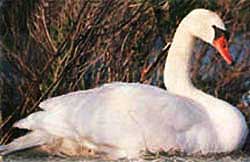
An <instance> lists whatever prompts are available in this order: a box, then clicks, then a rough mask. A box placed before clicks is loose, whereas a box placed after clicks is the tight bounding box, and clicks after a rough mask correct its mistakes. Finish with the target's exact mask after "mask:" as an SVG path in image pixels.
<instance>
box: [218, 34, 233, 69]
mask: <svg viewBox="0 0 250 162" xmlns="http://www.w3.org/2000/svg"><path fill="white" fill-rule="evenodd" d="M213 45H214V47H215V48H216V49H217V50H218V52H219V53H220V55H221V56H222V57H223V59H224V60H225V61H226V62H227V64H229V65H231V64H232V63H233V58H232V56H231V54H230V52H229V48H228V42H227V40H226V38H225V36H224V35H223V36H221V37H219V38H217V39H215V40H214V42H213Z"/></svg>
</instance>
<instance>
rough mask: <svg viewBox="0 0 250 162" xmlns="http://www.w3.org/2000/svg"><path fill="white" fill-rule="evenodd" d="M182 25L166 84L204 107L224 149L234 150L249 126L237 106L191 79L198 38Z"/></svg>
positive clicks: (165, 74)
mask: <svg viewBox="0 0 250 162" xmlns="http://www.w3.org/2000/svg"><path fill="white" fill-rule="evenodd" d="M184 26H185V25H184V24H180V25H179V27H178V29H177V31H176V34H175V36H174V39H173V43H172V45H171V48H170V49H169V53H168V57H167V61H166V65H165V71H164V83H165V86H166V88H167V90H168V91H169V92H171V93H174V94H177V95H181V96H184V97H187V98H190V99H192V100H193V101H195V102H196V103H197V104H199V105H200V107H201V108H203V109H204V110H205V111H206V112H207V114H208V116H209V117H210V120H211V121H212V123H213V124H214V126H215V128H216V130H217V131H218V139H219V140H220V141H221V143H223V144H224V145H222V147H224V148H223V149H224V150H228V151H230V150H233V149H235V148H236V147H237V146H239V143H240V142H241V141H242V140H243V141H244V140H245V139H244V138H245V136H246V132H247V126H246V122H245V119H244V117H243V116H242V114H241V113H240V112H239V111H238V109H237V108H235V107H233V106H231V105H230V104H228V103H226V102H224V101H223V100H220V99H217V98H215V97H213V96H210V95H208V94H206V93H204V92H202V91H200V90H198V89H196V88H195V87H194V86H193V84H192V82H191V79H190V75H189V71H190V61H191V55H192V49H193V46H194V41H195V38H194V36H193V35H192V34H191V33H189V32H188V31H187V30H186V29H185V27H184Z"/></svg>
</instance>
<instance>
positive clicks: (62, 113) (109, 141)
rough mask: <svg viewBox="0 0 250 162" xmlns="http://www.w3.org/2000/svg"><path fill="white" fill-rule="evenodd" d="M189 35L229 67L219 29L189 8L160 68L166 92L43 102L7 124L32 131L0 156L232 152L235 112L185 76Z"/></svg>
mask: <svg viewBox="0 0 250 162" xmlns="http://www.w3.org/2000/svg"><path fill="white" fill-rule="evenodd" d="M195 37H197V38H200V39H201V40H203V41H205V42H207V43H209V44H211V45H212V46H214V47H215V48H216V49H217V50H218V51H219V53H220V54H221V55H222V57H223V58H224V59H225V60H226V62H227V63H228V64H232V57H231V56H230V54H229V50H228V47H227V40H226V32H225V27H224V24H223V22H222V20H221V19H220V18H219V16H218V15H217V14H215V13H214V12H212V11H209V10H205V9H195V10H193V11H192V12H191V13H189V14H188V15H187V16H186V17H185V18H184V19H183V20H182V21H181V23H180V25H179V27H178V29H177V31H176V33H175V36H174V39H173V43H172V45H171V48H170V49H169V54H168V58H167V61H166V67H165V71H164V76H165V78H164V83H165V85H166V86H167V88H168V91H165V90H163V89H160V88H157V87H154V86H150V85H145V84H139V83H120V82H115V83H110V84H105V85H103V86H101V87H99V88H94V89H91V90H86V91H77V92H72V93H68V94H66V95H62V96H58V97H53V98H50V99H47V100H45V101H43V102H42V103H41V104H40V107H41V108H42V109H43V111H39V112H36V113H33V114H31V115H30V116H28V117H27V118H25V119H22V120H20V121H18V122H17V123H16V124H14V126H15V127H18V128H24V129H29V130H31V132H30V133H29V134H27V135H25V136H23V137H20V138H18V139H16V140H14V141H13V142H11V143H10V144H8V145H3V146H1V147H0V152H1V154H2V155H5V154H8V153H10V152H13V151H16V150H21V149H24V148H30V147H34V146H42V147H43V148H45V149H47V150H50V151H51V152H54V153H62V154H66V155H72V156H73V155H82V154H84V153H83V152H84V151H83V150H85V149H90V150H93V151H94V152H95V153H97V154H104V155H105V156H108V157H110V158H112V159H117V158H124V157H126V158H137V157H138V156H139V155H140V151H142V150H145V149H147V150H150V151H152V152H155V151H161V150H164V151H169V150H173V149H174V150H176V149H177V150H180V151H183V152H186V153H188V154H193V153H197V152H200V153H202V154H207V153H219V152H230V151H233V150H235V149H238V148H240V147H241V146H242V144H243V143H244V141H245V139H246V136H247V133H248V128H247V125H246V121H245V119H244V117H243V115H242V114H241V113H240V111H239V110H238V109H237V108H235V107H234V106H232V105H230V104H229V103H227V102H225V101H222V100H220V99H217V98H215V97H213V96H210V95H208V94H205V93H204V92H202V91H200V90H198V89H196V88H195V87H194V86H193V85H192V83H191V81H190V77H189V61H190V57H191V53H192V51H191V50H192V48H193V45H194V41H195Z"/></svg>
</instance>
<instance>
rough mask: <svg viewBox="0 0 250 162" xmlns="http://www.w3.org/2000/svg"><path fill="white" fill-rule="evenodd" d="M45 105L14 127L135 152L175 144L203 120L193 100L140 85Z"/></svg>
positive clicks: (77, 95)
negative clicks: (40, 110)
mask: <svg viewBox="0 0 250 162" xmlns="http://www.w3.org/2000/svg"><path fill="white" fill-rule="evenodd" d="M58 105H59V106H58ZM45 107H46V108H47V107H48V108H49V111H42V112H38V113H34V114H32V115H30V116H29V117H28V118H26V119H24V120H22V121H20V122H18V123H17V124H16V125H17V126H19V127H22V128H29V129H32V130H43V131H45V132H46V133H48V134H51V135H55V136H59V137H64V138H69V139H75V140H79V139H81V138H88V139H91V141H94V142H95V143H100V144H101V143H103V144H104V145H105V144H110V145H118V146H120V147H127V148H131V147H133V146H134V148H135V149H138V147H139V148H140V149H142V148H145V145H148V146H149V147H150V148H154V147H155V148H157V149H159V147H160V146H163V144H164V148H169V147H172V146H173V147H175V146H178V145H179V143H180V141H188V140H189V138H192V136H194V135H193V134H192V132H195V131H192V130H193V128H195V127H197V126H198V127H197V128H196V129H200V128H201V127H199V126H203V124H202V123H203V122H204V121H206V119H207V117H206V113H204V112H202V111H201V109H199V108H195V107H197V105H196V103H195V102H194V103H193V101H189V100H188V99H183V98H181V97H178V96H173V95H170V94H168V93H167V92H166V91H164V90H162V89H160V88H156V87H153V86H149V85H142V84H122V83H113V84H108V85H105V86H102V87H101V88H98V89H93V90H92V91H90V92H89V93H88V91H87V93H85V92H84V93H75V94H74V93H73V95H65V96H60V97H58V98H56V99H53V98H52V99H51V100H50V101H49V102H48V103H46V104H45ZM53 107H54V108H53ZM50 108H52V109H50ZM46 110H47V109H46ZM187 132H191V133H189V134H188V133H187ZM145 141H146V143H147V144H145ZM157 141H158V142H157ZM183 143H185V142H183ZM186 143H188V142H186Z"/></svg>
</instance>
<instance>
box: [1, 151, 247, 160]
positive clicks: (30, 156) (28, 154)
mask: <svg viewBox="0 0 250 162" xmlns="http://www.w3.org/2000/svg"><path fill="white" fill-rule="evenodd" d="M149 159H150V158H149ZM151 160H152V159H151ZM45 161H46V162H99V161H103V160H100V159H87V158H68V157H66V158H61V157H56V156H49V155H47V154H42V153H37V152H34V151H24V152H19V153H15V154H12V155H9V156H6V157H3V162H45ZM128 161H133V162H137V161H139V162H144V161H149V160H142V159H140V160H119V162H128ZM153 161H154V162H172V161H174V162H205V161H206V162H217V161H218V162H230V161H231V162H248V161H249V162H250V156H249V155H246V154H245V153H242V152H236V153H232V154H229V155H213V156H196V157H190V156H169V157H166V156H160V157H159V158H156V159H153Z"/></svg>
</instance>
